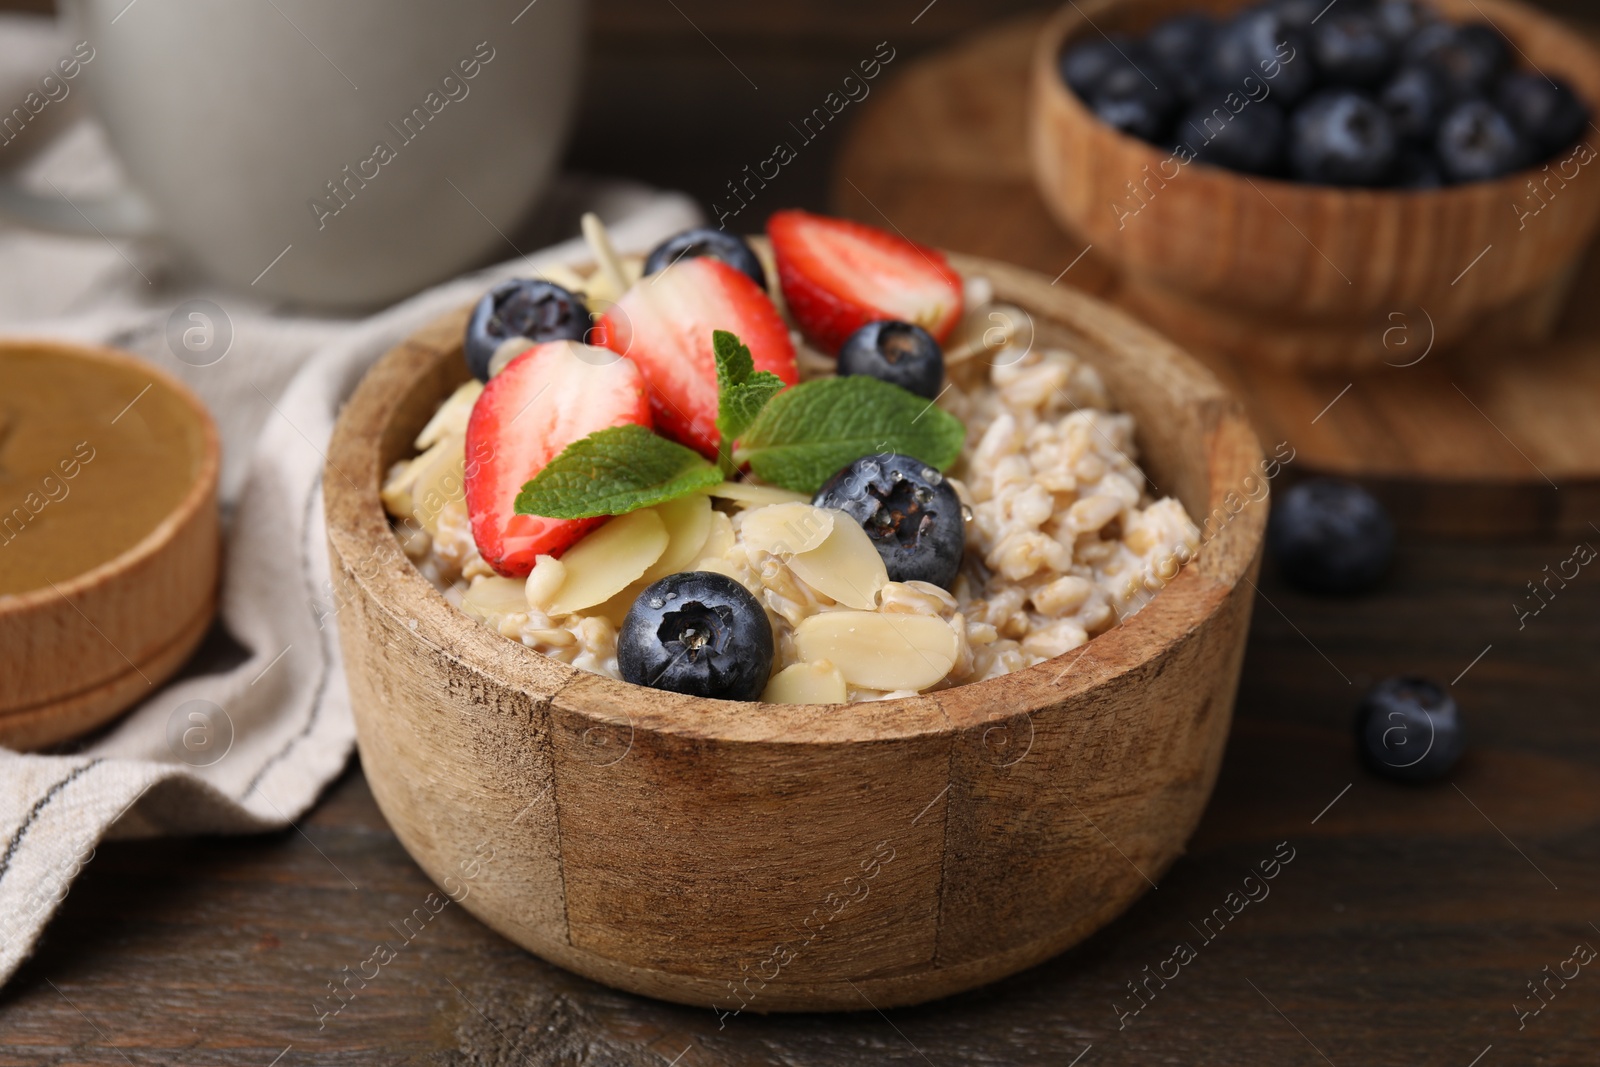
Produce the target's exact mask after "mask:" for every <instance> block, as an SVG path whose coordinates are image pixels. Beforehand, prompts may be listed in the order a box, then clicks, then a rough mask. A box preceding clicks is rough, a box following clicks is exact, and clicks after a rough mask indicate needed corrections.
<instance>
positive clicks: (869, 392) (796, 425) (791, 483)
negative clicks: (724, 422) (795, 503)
mask: <svg viewBox="0 0 1600 1067" xmlns="http://www.w3.org/2000/svg"><path fill="white" fill-rule="evenodd" d="M966 434H967V431H966V427H964V426H963V425H962V424H961V420H960V419H958V418H956V417H955V416H954V415H952V414H950V413H949V412H948V411H945V410H944V409H942V408H938V407H935V406H934V404H933V402H932V401H931V400H926V399H924V398H922V397H920V396H917V395H916V394H914V393H911V392H908V391H906V390H905V389H902V388H900V387H899V386H898V385H891V384H889V383H888V382H885V381H880V380H878V379H877V378H868V377H866V376H865V375H852V376H850V377H846V378H821V379H818V380H816V381H810V382H802V383H801V384H800V385H797V386H795V387H794V388H793V389H789V390H787V391H785V392H783V393H781V394H779V395H778V396H776V397H773V398H772V400H771V402H769V403H768V404H767V405H766V406H765V407H763V408H762V409H761V413H760V414H759V415H757V416H756V419H755V421H754V422H753V423H751V424H750V426H749V428H748V429H746V430H745V432H744V435H743V436H742V437H741V438H740V439H739V446H738V448H737V449H735V450H734V459H735V461H736V462H738V463H739V464H741V465H743V464H745V463H748V464H750V470H751V472H752V473H754V474H755V475H756V476H757V477H758V478H760V479H761V480H762V481H764V482H770V483H771V484H773V485H779V486H782V487H783V488H785V489H792V490H794V491H796V492H801V493H814V492H816V491H817V490H818V489H819V488H821V487H822V483H823V482H825V481H827V480H828V479H829V478H831V477H832V476H833V475H834V474H835V473H836V472H838V470H839V469H840V468H841V467H844V466H845V465H847V464H849V463H853V462H854V461H856V460H858V459H860V458H861V457H862V456H868V455H871V454H873V453H875V452H901V453H904V454H906V455H908V456H915V457H916V458H917V459H920V460H922V462H924V463H926V464H928V465H929V466H930V467H936V468H938V469H939V470H944V469H945V468H947V467H949V466H950V465H951V464H952V463H954V462H955V461H956V459H957V458H958V457H959V456H960V455H961V445H962V443H963V442H964V441H965V440H966Z"/></svg>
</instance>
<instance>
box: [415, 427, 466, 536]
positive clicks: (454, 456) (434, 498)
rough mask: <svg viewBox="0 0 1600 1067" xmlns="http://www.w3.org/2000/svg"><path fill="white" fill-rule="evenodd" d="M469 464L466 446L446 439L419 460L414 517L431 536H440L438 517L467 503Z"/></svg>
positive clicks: (459, 441)
mask: <svg viewBox="0 0 1600 1067" xmlns="http://www.w3.org/2000/svg"><path fill="white" fill-rule="evenodd" d="M466 462H467V453H466V446H465V444H464V442H463V440H462V438H460V437H446V438H445V439H444V440H442V441H440V442H439V443H438V444H436V445H434V446H433V447H432V448H430V449H429V450H428V451H426V452H424V453H423V454H422V455H421V456H420V457H418V459H417V463H416V480H415V481H413V482H412V483H411V513H412V514H413V515H414V516H416V520H417V522H418V523H420V524H421V525H422V528H423V529H424V530H427V531H428V533H429V534H431V535H434V536H438V533H439V517H440V516H441V515H443V514H444V513H445V511H446V510H448V509H449V507H450V506H451V505H452V504H458V503H461V502H463V501H465V500H466V495H467V489H466Z"/></svg>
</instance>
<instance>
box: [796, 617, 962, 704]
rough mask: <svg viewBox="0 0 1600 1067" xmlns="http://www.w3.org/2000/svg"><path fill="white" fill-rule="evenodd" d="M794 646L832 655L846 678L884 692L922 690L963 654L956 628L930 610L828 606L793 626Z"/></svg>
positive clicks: (804, 653)
mask: <svg viewBox="0 0 1600 1067" xmlns="http://www.w3.org/2000/svg"><path fill="white" fill-rule="evenodd" d="M794 647H795V651H796V652H797V653H799V654H800V656H801V657H803V658H804V659H807V660H828V661H829V662H831V663H833V664H834V665H835V666H836V667H838V668H839V672H840V673H841V674H843V675H844V679H845V681H847V682H849V683H850V684H851V685H855V686H860V687H862V688H864V689H881V690H884V691H885V692H889V691H893V690H899V689H906V690H916V691H920V690H923V689H926V688H928V686H930V685H933V684H935V683H936V682H939V681H941V680H942V679H943V678H944V677H945V676H946V675H947V674H949V673H950V670H951V668H952V667H954V666H955V664H956V658H957V656H959V655H960V652H961V648H960V643H959V642H958V641H957V640H956V634H955V631H954V630H952V629H951V628H950V625H949V624H948V623H946V622H945V621H944V620H943V619H939V618H934V617H932V616H928V615H883V614H880V613H878V612H876V611H825V612H823V613H822V614H821V615H813V616H811V618H809V619H805V620H803V621H802V622H801V623H800V625H799V626H796V627H795V630H794Z"/></svg>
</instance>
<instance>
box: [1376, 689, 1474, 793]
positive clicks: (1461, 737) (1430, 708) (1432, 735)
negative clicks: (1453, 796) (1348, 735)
mask: <svg viewBox="0 0 1600 1067" xmlns="http://www.w3.org/2000/svg"><path fill="white" fill-rule="evenodd" d="M1466 747H1467V738H1466V732H1465V731H1464V730H1463V728H1462V724H1461V712H1460V711H1459V710H1458V709H1457V708H1456V702H1455V700H1454V699H1452V698H1451V696H1450V694H1449V693H1447V692H1445V691H1444V690H1443V689H1441V688H1440V687H1439V686H1438V685H1435V684H1434V683H1433V682H1430V681H1428V680H1426V679H1424V678H1388V679H1385V680H1384V681H1381V682H1379V683H1378V684H1377V685H1375V686H1373V688H1372V691H1371V692H1369V693H1368V694H1367V695H1366V698H1365V699H1363V700H1362V701H1361V710H1360V711H1359V712H1357V714H1356V750H1357V751H1358V752H1359V753H1360V754H1361V762H1363V763H1365V764H1366V765H1367V768H1368V769H1369V770H1371V771H1372V772H1373V773H1375V774H1379V775H1382V776H1383V777H1385V778H1392V779H1394V780H1395V781H1398V782H1435V781H1438V780H1439V779H1440V778H1443V777H1444V776H1445V775H1446V774H1448V773H1450V769H1451V768H1452V767H1454V766H1455V765H1456V762H1457V761H1458V760H1460V759H1461V753H1462V752H1463V751H1464V750H1465V749H1466Z"/></svg>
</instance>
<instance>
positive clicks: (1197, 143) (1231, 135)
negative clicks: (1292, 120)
mask: <svg viewBox="0 0 1600 1067" xmlns="http://www.w3.org/2000/svg"><path fill="white" fill-rule="evenodd" d="M1288 125H1289V123H1288V119H1286V118H1285V117H1284V113H1283V108H1281V107H1279V106H1278V105H1277V104H1275V103H1273V102H1272V101H1271V100H1270V99H1268V100H1262V101H1259V102H1257V101H1250V102H1249V103H1247V104H1245V106H1244V107H1243V108H1242V109H1241V110H1240V111H1239V113H1238V114H1234V113H1233V112H1232V111H1231V109H1229V108H1228V107H1227V106H1226V105H1225V104H1218V105H1216V106H1215V107H1208V106H1207V105H1204V104H1202V105H1199V106H1197V107H1195V108H1192V109H1191V110H1190V111H1189V113H1188V114H1187V115H1185V116H1184V117H1183V119H1182V120H1181V121H1179V123H1178V129H1177V132H1176V134H1175V136H1176V138H1177V140H1178V141H1179V142H1180V143H1181V144H1184V145H1187V146H1188V147H1189V148H1192V149H1194V157H1195V158H1196V159H1198V160H1199V161H1200V162H1202V163H1210V164H1212V165H1214V166H1218V167H1227V168H1228V169H1229V170H1237V171H1243V172H1245V173H1247V174H1268V175H1271V174H1277V173H1279V172H1280V171H1281V170H1282V169H1283V151H1284V145H1285V143H1286V142H1287V140H1288Z"/></svg>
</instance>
